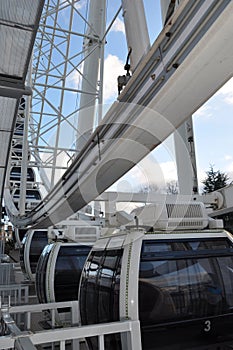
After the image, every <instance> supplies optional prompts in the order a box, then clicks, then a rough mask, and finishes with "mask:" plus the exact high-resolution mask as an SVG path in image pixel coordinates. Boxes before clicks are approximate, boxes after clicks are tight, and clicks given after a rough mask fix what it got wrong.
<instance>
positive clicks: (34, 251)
mask: <svg viewBox="0 0 233 350" xmlns="http://www.w3.org/2000/svg"><path fill="white" fill-rule="evenodd" d="M47 244H48V233H47V231H35V232H34V234H33V237H32V240H31V246H30V251H29V261H30V267H31V271H32V273H35V272H36V266H37V263H38V260H39V257H40V255H41V253H42V251H43V249H44V247H45V246H46V245H47Z"/></svg>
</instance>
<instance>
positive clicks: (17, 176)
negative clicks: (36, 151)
mask: <svg viewBox="0 0 233 350" xmlns="http://www.w3.org/2000/svg"><path fill="white" fill-rule="evenodd" d="M20 180H21V167H16V166H15V167H13V168H12V169H11V171H10V181H14V182H18V183H20ZM35 181H36V176H35V172H34V170H33V169H32V168H27V182H35Z"/></svg>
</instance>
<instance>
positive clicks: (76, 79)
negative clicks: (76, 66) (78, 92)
mask: <svg viewBox="0 0 233 350" xmlns="http://www.w3.org/2000/svg"><path fill="white" fill-rule="evenodd" d="M81 70H82V68H81ZM81 81H82V76H81V74H80V73H79V72H78V71H76V70H74V71H73V72H72V73H71V74H70V75H68V77H67V83H68V85H69V87H70V88H74V89H79V88H80V86H81V85H80V84H81Z"/></svg>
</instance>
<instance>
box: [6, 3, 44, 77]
mask: <svg viewBox="0 0 233 350" xmlns="http://www.w3.org/2000/svg"><path fill="white" fill-rule="evenodd" d="M43 3H44V1H42V0H33V1H32V0H1V1H0V47H1V50H0V74H3V75H9V76H14V77H19V78H25V73H26V71H27V67H26V64H27V63H28V60H29V56H28V55H29V54H31V50H30V48H31V47H32V44H33V42H34V36H35V33H36V30H37V25H38V20H39V16H40V10H41V6H42V5H43Z"/></svg>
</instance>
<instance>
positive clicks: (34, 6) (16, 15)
mask: <svg viewBox="0 0 233 350" xmlns="http://www.w3.org/2000/svg"><path fill="white" fill-rule="evenodd" d="M40 3H41V1H40V0H33V1H32V0H1V1H0V18H1V21H3V20H4V21H7V22H9V24H10V23H12V24H13V25H15V23H18V24H19V25H30V26H31V25H34V22H35V21H36V16H37V13H38V8H39V5H40Z"/></svg>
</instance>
